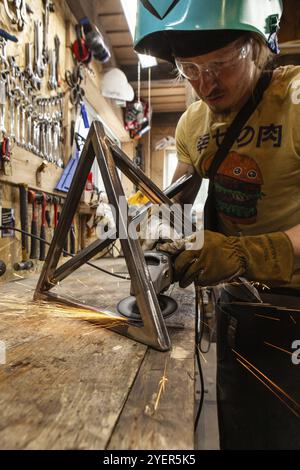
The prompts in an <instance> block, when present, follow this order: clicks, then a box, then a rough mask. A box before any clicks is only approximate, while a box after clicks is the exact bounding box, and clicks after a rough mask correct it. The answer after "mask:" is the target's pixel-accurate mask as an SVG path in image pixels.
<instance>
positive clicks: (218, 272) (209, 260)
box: [160, 230, 294, 287]
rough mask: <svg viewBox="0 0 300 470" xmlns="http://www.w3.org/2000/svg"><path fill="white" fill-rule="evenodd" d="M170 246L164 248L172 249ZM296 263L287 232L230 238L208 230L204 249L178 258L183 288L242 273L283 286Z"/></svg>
mask: <svg viewBox="0 0 300 470" xmlns="http://www.w3.org/2000/svg"><path fill="white" fill-rule="evenodd" d="M168 245H169V246H168ZM170 245H172V244H165V245H162V246H160V249H161V250H162V251H169V252H170V251H171V247H170ZM171 252H172V251H171ZM293 265H294V250H293V246H292V244H291V241H290V239H289V237H288V236H287V235H286V234H285V233H283V232H274V233H269V234H264V235H256V236H245V237H226V236H225V235H222V234H220V233H216V232H210V231H208V230H205V232H204V245H203V248H202V249H201V250H185V251H183V252H181V253H180V254H179V255H178V256H177V258H176V260H175V273H176V279H177V280H179V285H180V287H187V286H188V285H189V284H191V283H192V282H193V281H194V280H196V281H197V282H199V283H200V284H201V285H205V286H209V285H214V284H218V283H220V282H224V281H229V280H232V279H235V278H237V277H239V276H245V277H246V278H247V279H249V280H253V281H260V282H266V283H267V282H269V283H271V284H273V285H274V284H277V285H279V284H284V283H288V282H289V281H290V279H291V276H292V274H293Z"/></svg>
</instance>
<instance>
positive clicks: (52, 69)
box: [48, 50, 57, 90]
mask: <svg viewBox="0 0 300 470" xmlns="http://www.w3.org/2000/svg"><path fill="white" fill-rule="evenodd" d="M48 87H49V89H50V90H55V89H56V88H57V81H56V73H55V50H54V51H53V50H50V51H49V80H48Z"/></svg>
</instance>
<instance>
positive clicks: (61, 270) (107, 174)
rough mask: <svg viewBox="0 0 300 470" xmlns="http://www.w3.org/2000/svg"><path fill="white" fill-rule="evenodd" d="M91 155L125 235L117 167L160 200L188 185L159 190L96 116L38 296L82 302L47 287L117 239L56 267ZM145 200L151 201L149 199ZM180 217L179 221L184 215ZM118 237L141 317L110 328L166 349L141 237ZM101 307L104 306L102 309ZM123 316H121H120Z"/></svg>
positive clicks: (93, 246)
mask: <svg viewBox="0 0 300 470" xmlns="http://www.w3.org/2000/svg"><path fill="white" fill-rule="evenodd" d="M95 157H96V159H97V161H98V165H99V168H100V172H101V175H102V178H103V182H104V186H105V191H106V193H107V196H108V200H109V203H110V204H111V205H113V206H114V208H115V214H114V216H115V224H116V231H117V235H118V234H119V233H123V234H124V233H126V234H127V235H128V227H127V221H126V220H124V214H122V211H121V210H120V206H119V200H120V199H119V198H120V197H121V196H123V197H125V195H124V191H123V187H122V184H121V181H120V178H119V175H118V172H117V168H119V169H120V170H121V171H122V172H123V173H124V174H125V175H126V176H127V177H128V178H129V179H130V180H131V181H132V182H133V183H134V184H136V185H137V186H138V188H140V189H141V191H142V192H143V193H144V194H145V195H146V196H148V198H149V199H150V201H152V203H156V204H161V203H164V204H165V205H166V206H172V204H173V203H172V201H171V200H170V199H169V197H168V195H171V196H174V195H176V194H178V193H179V192H180V191H182V190H183V189H184V188H185V187H186V186H187V185H188V183H189V181H190V178H191V177H185V178H181V180H180V181H179V182H178V183H175V184H173V185H172V186H171V187H170V188H169V189H168V190H167V191H166V192H165V193H164V192H162V191H161V190H160V189H159V188H158V187H157V186H156V185H155V184H154V183H153V182H152V181H151V180H150V179H149V178H148V177H147V176H146V175H145V174H144V173H143V172H142V171H141V170H140V169H138V168H136V167H135V166H134V165H133V163H132V161H131V160H130V159H129V158H128V156H127V155H126V154H125V153H124V152H122V150H121V149H119V148H118V147H117V146H116V145H114V144H113V143H112V142H111V141H110V140H109V139H108V137H107V136H106V134H105V131H104V128H103V125H102V124H101V123H100V122H99V121H94V122H93V123H92V125H91V128H90V131H89V134H88V137H87V139H86V142H85V145H84V147H83V149H82V152H81V156H80V158H79V161H78V165H77V168H76V171H75V174H74V177H73V180H72V184H71V187H70V189H69V192H68V194H67V197H66V200H65V203H64V205H63V208H62V212H61V216H60V218H59V221H58V225H57V227H56V230H55V232H54V236H53V239H52V242H51V245H50V247H49V250H48V254H47V258H46V261H45V263H44V265H43V268H42V271H41V274H40V278H39V280H38V283H37V286H36V290H35V294H34V298H35V299H36V300H38V299H44V300H47V301H51V300H52V301H53V300H54V301H56V302H58V301H59V302H60V303H66V304H67V305H71V304H72V305H73V306H77V307H83V304H82V303H80V302H70V300H68V299H64V298H63V297H61V296H58V295H56V294H55V293H52V292H50V290H51V289H52V288H53V287H54V286H55V285H56V284H57V282H58V281H61V280H63V279H65V278H66V277H67V276H68V275H69V274H71V273H72V272H74V271H75V270H76V269H78V268H79V267H80V266H82V265H83V264H84V263H85V262H87V261H89V260H90V259H91V258H92V257H93V256H95V255H96V254H98V253H100V252H101V251H102V250H103V249H105V248H106V247H107V246H109V244H110V243H112V241H114V240H115V238H114V239H112V238H106V239H104V240H96V241H95V242H94V243H92V244H91V245H90V246H89V247H86V248H84V249H83V250H81V251H80V252H79V253H78V254H76V255H75V256H74V257H72V259H70V260H68V261H67V262H66V263H64V264H63V265H61V266H60V267H58V268H57V265H58V262H59V259H60V256H61V253H62V250H63V247H64V241H65V238H66V237H67V235H68V232H69V229H70V226H71V224H72V220H73V217H74V215H75V212H76V209H77V207H78V204H79V201H80V197H81V194H82V192H83V190H84V187H85V183H86V180H87V177H88V174H89V172H90V169H91V166H92V164H93V161H94V159H95ZM147 206H148V207H149V205H147ZM148 207H147V208H146V209H145V210H147V209H148ZM145 210H144V211H141V212H140V213H138V214H137V215H136V218H139V220H140V219H141V218H142V216H143V215H144V214H145ZM176 217H179V214H178V215H177V214H175V215H174V218H176ZM180 217H181V221H182V215H180ZM120 242H121V246H122V250H123V253H124V257H125V261H126V264H127V268H128V272H129V275H130V278H131V280H133V281H134V282H132V286H133V288H134V294H135V296H136V302H137V306H138V309H139V312H140V315H141V318H142V326H137V325H136V324H133V323H130V322H129V321H128V322H127V321H122V322H116V324H115V325H114V324H112V326H110V327H109V329H110V330H113V331H116V332H117V333H119V334H122V335H125V336H128V337H129V338H131V339H133V340H136V341H139V342H141V343H144V344H146V345H148V346H151V347H153V348H154V349H157V350H159V351H167V350H169V349H170V347H171V342H170V338H169V335H168V331H167V329H166V325H165V322H164V319H163V316H162V313H161V309H160V306H159V302H158V299H157V295H156V293H155V290H154V288H153V284H152V281H151V278H150V275H149V271H148V267H147V265H146V263H145V259H144V255H143V252H142V249H141V246H140V243H139V240H135V239H132V238H131V237H129V236H127V237H126V238H125V239H123V238H121V239H120ZM84 308H85V309H86V308H88V309H89V308H90V309H91V310H95V307H92V306H87V305H86V304H84ZM99 311H101V312H102V310H101V309H99ZM107 313H109V314H111V315H112V316H114V317H116V318H120V315H119V314H116V313H115V312H107ZM122 320H124V319H123V317H122Z"/></svg>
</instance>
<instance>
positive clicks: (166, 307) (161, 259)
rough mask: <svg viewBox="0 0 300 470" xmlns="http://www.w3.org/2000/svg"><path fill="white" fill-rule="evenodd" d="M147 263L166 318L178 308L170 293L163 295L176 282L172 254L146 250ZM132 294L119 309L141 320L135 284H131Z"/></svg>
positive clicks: (128, 316) (122, 301) (126, 315)
mask: <svg viewBox="0 0 300 470" xmlns="http://www.w3.org/2000/svg"><path fill="white" fill-rule="evenodd" d="M144 258H145V263H146V265H147V267H148V270H149V274H150V277H151V280H152V283H153V287H154V290H155V292H156V295H157V299H158V302H159V306H160V309H161V312H162V315H163V317H164V318H167V317H169V316H170V315H172V314H173V313H175V312H176V310H177V307H178V305H177V302H176V301H175V300H174V299H173V298H172V297H170V296H168V295H163V292H165V291H167V290H168V288H169V287H170V286H171V284H172V283H173V282H174V269H173V263H172V255H170V254H168V253H163V252H160V251H145V252H144ZM130 294H131V295H130V296H129V297H126V298H125V299H123V300H121V301H120V302H119V303H118V305H117V310H118V312H119V313H120V314H121V315H124V316H125V317H127V318H130V319H131V320H134V321H141V317H140V313H139V310H138V306H137V302H136V298H135V296H134V290H133V285H132V282H131V285H130Z"/></svg>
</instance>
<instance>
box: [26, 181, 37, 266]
mask: <svg viewBox="0 0 300 470" xmlns="http://www.w3.org/2000/svg"><path fill="white" fill-rule="evenodd" d="M28 202H29V204H32V219H31V235H34V236H37V209H36V193H35V192H34V191H31V190H29V191H28ZM29 257H30V258H31V259H37V258H38V254H37V239H36V238H34V237H31V244H30V255H29Z"/></svg>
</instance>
